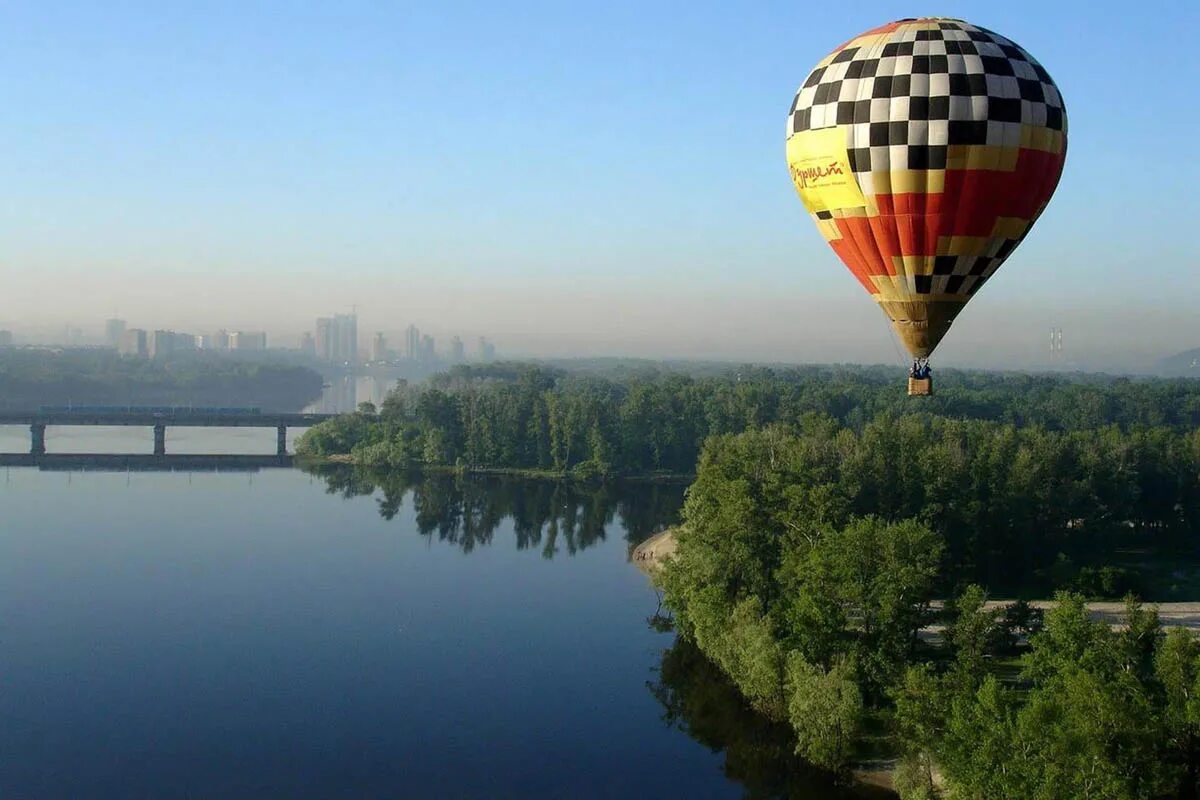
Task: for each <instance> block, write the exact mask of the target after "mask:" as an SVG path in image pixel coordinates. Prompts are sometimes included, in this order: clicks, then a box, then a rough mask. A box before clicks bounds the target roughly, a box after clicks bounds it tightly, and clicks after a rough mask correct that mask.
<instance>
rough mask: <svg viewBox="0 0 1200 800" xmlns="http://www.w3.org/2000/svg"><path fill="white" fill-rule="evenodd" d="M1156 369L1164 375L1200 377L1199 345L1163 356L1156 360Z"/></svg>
mask: <svg viewBox="0 0 1200 800" xmlns="http://www.w3.org/2000/svg"><path fill="white" fill-rule="evenodd" d="M1158 369H1159V371H1160V372H1161V373H1163V374H1165V375H1172V376H1176V377H1184V378H1200V347H1196V348H1193V349H1191V350H1184V351H1183V352H1182V353H1177V354H1175V355H1173V356H1171V357H1169V358H1164V359H1163V360H1162V361H1159V362H1158Z"/></svg>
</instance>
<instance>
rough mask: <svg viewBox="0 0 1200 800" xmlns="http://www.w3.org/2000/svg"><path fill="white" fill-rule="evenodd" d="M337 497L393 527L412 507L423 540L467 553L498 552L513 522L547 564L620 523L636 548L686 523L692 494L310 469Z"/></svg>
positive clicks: (524, 545)
mask: <svg viewBox="0 0 1200 800" xmlns="http://www.w3.org/2000/svg"><path fill="white" fill-rule="evenodd" d="M307 469H308V471H309V472H311V473H313V474H315V475H319V476H320V477H321V478H322V479H323V480H324V481H325V483H326V485H327V487H328V491H329V492H330V493H331V494H340V495H342V496H343V497H347V498H350V497H366V496H374V495H378V496H377V497H376V501H377V503H378V505H379V515H380V516H381V517H383V518H384V519H388V520H390V519H393V518H395V517H396V515H397V514H398V513H399V512H400V510H401V508H402V507H403V506H404V503H405V501H406V498H409V499H411V503H412V508H413V511H414V512H415V517H416V523H417V529H418V530H419V532H420V533H421V535H423V536H428V537H433V536H434V535H436V536H437V538H438V540H439V541H442V542H446V543H449V544H453V545H456V546H457V547H458V548H459V549H461V550H462V551H463V552H464V553H469V552H471V551H472V550H474V549H475V548H476V547H479V546H484V545H490V544H492V537H493V535H494V534H495V532H496V529H497V528H499V527H500V523H501V522H503V521H504V520H505V519H508V518H511V519H512V520H513V530H514V533H515V536H516V546H517V549H519V550H524V549H529V548H540V549H541V551H542V556H543V557H544V558H553V557H554V556H555V555H556V554H558V553H561V552H565V553H566V554H567V555H574V554H575V553H577V552H578V551H580V550H583V549H586V548H587V547H590V546H592V545H593V544H596V543H597V542H601V541H603V540H604V538H605V528H606V527H607V526H608V525H609V523H611V522H612V521H613V519H614V518H616V519H618V520H619V521H620V523H621V526H622V527H623V528H624V529H625V539H626V541H627V542H628V543H629V544H630V546H633V545H636V544H637V543H638V542H641V541H642V540H644V539H646V538H647V537H649V536H651V535H653V534H655V533H657V532H658V531H660V530H662V529H664V528H666V527H667V526H669V525H673V524H675V523H676V522H677V521H678V519H679V510H680V507H681V506H682V504H683V492H684V486H683V485H682V484H669V483H652V484H651V483H626V484H620V485H614V484H604V485H598V486H590V487H589V486H580V485H578V484H573V483H564V482H558V481H533V480H529V479H527V478H512V477H507V476H478V475H474V476H473V475H457V474H444V473H443V474H432V475H423V474H420V473H413V472H400V471H387V470H370V469H363V468H358V467H344V466H330V465H320V466H310V467H307Z"/></svg>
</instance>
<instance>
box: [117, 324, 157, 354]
mask: <svg viewBox="0 0 1200 800" xmlns="http://www.w3.org/2000/svg"><path fill="white" fill-rule="evenodd" d="M117 352H118V353H120V354H121V355H123V356H133V357H134V358H146V357H148V356H149V355H150V351H149V350H148V349H147V348H146V332H145V331H144V330H142V329H141V328H128V329H126V331H125V332H124V333H122V334H121V342H120V344H118V345H117Z"/></svg>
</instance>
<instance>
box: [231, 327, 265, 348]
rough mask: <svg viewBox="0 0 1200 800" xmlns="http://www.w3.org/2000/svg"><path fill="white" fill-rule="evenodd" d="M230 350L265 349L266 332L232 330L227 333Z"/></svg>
mask: <svg viewBox="0 0 1200 800" xmlns="http://www.w3.org/2000/svg"><path fill="white" fill-rule="evenodd" d="M229 349H230V350H266V349H267V334H265V333H263V332H262V331H234V332H233V333H231V334H230V335H229Z"/></svg>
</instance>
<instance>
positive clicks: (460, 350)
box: [450, 336, 467, 364]
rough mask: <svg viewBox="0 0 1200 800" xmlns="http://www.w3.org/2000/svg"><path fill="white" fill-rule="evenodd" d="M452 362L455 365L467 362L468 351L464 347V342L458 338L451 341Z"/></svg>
mask: <svg viewBox="0 0 1200 800" xmlns="http://www.w3.org/2000/svg"><path fill="white" fill-rule="evenodd" d="M450 360H451V361H452V362H454V363H455V364H461V363H462V362H464V361H466V360H467V350H466V348H465V347H463V340H462V339H460V338H459V337H457V336H455V337H454V338H453V339H451V340H450Z"/></svg>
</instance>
